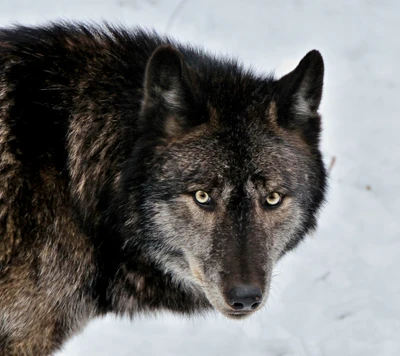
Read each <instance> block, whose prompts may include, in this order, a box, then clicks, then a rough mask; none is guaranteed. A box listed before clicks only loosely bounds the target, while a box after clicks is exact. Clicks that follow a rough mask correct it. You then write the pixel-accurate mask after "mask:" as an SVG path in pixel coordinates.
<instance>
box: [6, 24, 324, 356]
mask: <svg viewBox="0 0 400 356" xmlns="http://www.w3.org/2000/svg"><path fill="white" fill-rule="evenodd" d="M323 75H324V63H323V59H322V57H321V54H320V53H319V52H318V51H316V50H312V51H311V52H309V53H308V54H307V55H306V56H305V57H304V58H303V59H302V60H301V61H300V62H299V64H298V66H297V67H296V68H295V69H294V70H293V71H291V72H290V73H288V74H287V75H285V76H283V77H281V78H279V79H278V78H275V77H274V76H273V75H270V74H268V75H260V74H256V73H254V71H252V70H250V69H246V68H244V67H243V66H242V65H241V64H240V62H239V61H238V60H236V59H232V58H225V57H220V56H217V55H214V54H211V53H209V52H207V51H205V50H204V49H202V48H198V47H194V46H190V45H187V44H181V43H178V42H177V41H175V40H173V39H171V38H168V37H166V36H162V35H159V34H157V33H155V32H154V31H148V30H143V29H140V28H133V29H128V28H121V27H115V26H112V25H110V24H102V25H87V24H82V23H51V24H47V25H44V26H36V27H29V26H21V25H17V26H14V27H7V28H2V29H0V353H1V354H2V355H7V356H8V355H50V354H52V353H54V352H55V351H56V350H58V349H60V348H61V347H62V345H63V343H64V342H65V341H66V340H67V339H68V338H69V337H71V335H74V334H75V333H77V332H78V331H79V330H81V329H82V328H83V326H84V325H85V323H87V322H88V321H89V320H90V319H92V318H94V317H96V316H101V315H105V314H107V313H114V314H116V315H129V316H133V315H137V314H139V313H142V314H143V313H144V314H147V313H157V312H158V311H162V310H168V311H172V312H175V313H181V314H186V315H192V314H199V313H203V312H205V311H207V310H213V309H214V310H217V311H219V312H221V313H222V314H224V315H225V316H227V317H230V318H233V319H240V318H243V317H246V316H249V315H251V314H253V313H254V312H255V311H257V310H260V309H261V308H262V306H263V305H265V303H266V301H267V298H268V293H269V288H270V284H271V275H272V271H273V267H274V264H275V263H276V262H277V261H278V260H279V259H280V258H281V257H282V256H283V255H284V254H285V253H286V252H288V251H290V250H292V249H293V248H295V247H296V246H297V245H298V244H299V242H300V241H301V240H303V238H304V237H305V235H306V234H307V233H308V232H310V231H311V230H313V229H314V228H315V227H316V222H317V215H318V212H319V210H320V207H321V205H322V203H323V202H324V197H325V193H326V180H327V177H326V171H325V167H324V163H323V159H322V154H321V151H320V149H319V141H320V140H319V137H320V132H321V116H320V114H319V105H320V102H321V97H322V89H323Z"/></svg>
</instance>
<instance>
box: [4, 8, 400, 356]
mask: <svg viewBox="0 0 400 356" xmlns="http://www.w3.org/2000/svg"><path fill="white" fill-rule="evenodd" d="M0 9H1V11H0V25H9V24H12V23H15V22H19V23H23V24H37V23H43V22H45V21H49V20H56V19H60V18H61V19H74V20H85V21H88V20H107V21H110V22H113V23H121V24H124V25H142V26H146V27H153V28H155V29H157V30H159V31H161V32H163V33H168V34H170V35H172V36H174V37H175V38H177V39H179V40H182V41H189V42H192V43H194V44H199V45H201V46H203V47H205V48H207V49H210V50H212V51H214V52H217V53H221V54H224V53H226V54H231V55H237V56H238V57H239V58H241V59H242V60H243V61H244V63H245V64H248V65H250V64H251V65H252V66H253V67H254V68H255V69H256V70H257V71H263V72H269V71H271V70H273V69H276V74H277V75H278V76H280V75H282V74H284V73H286V72H287V71H289V70H291V69H292V68H294V66H295V65H296V64H297V62H298V61H299V60H300V59H301V58H302V57H303V56H304V55H305V54H306V53H307V52H308V51H309V50H311V49H313V48H316V49H319V50H320V51H321V52H322V54H323V56H324V59H325V65H326V78H325V92H324V98H323V103H322V107H321V112H322V113H323V122H324V133H323V137H322V138H323V144H322V147H323V151H324V154H325V158H326V162H327V164H328V165H329V163H330V162H331V159H332V157H336V163H335V165H334V167H333V169H332V173H331V179H330V191H329V197H328V199H329V203H328V204H327V205H326V207H325V209H324V210H323V212H322V214H321V219H320V224H319V229H318V231H317V232H316V233H315V234H314V235H313V236H311V237H309V238H308V239H307V241H306V242H305V243H303V244H302V245H301V246H300V248H298V249H297V250H296V251H295V253H291V254H289V255H287V256H286V257H285V258H283V260H282V261H281V262H280V263H279V265H278V266H277V268H276V271H275V274H276V276H275V278H274V280H273V286H272V293H271V296H270V299H269V302H268V305H267V307H266V308H265V309H264V310H262V311H260V312H258V313H256V314H255V315H254V316H252V317H251V318H249V319H247V320H245V321H232V320H228V319H226V318H224V317H222V316H220V315H212V314H211V315H209V316H207V317H204V318H194V319H184V318H180V317H175V316H173V315H170V314H165V315H164V316H162V317H158V318H154V317H153V318H152V317H147V318H142V317H139V318H137V319H136V320H134V321H133V322H132V321H130V320H127V319H115V318H114V317H112V316H110V317H107V318H104V319H102V320H96V321H94V322H92V323H90V324H89V325H88V327H87V328H86V329H85V330H84V332H83V333H81V334H79V335H78V336H76V337H74V338H73V339H71V340H70V341H69V342H68V343H67V344H66V345H65V347H64V349H63V350H62V351H61V352H60V353H58V354H57V356H83V355H85V356H86V355H88V356H89V355H99V356H103V355H113V356H125V355H171V356H172V355H174V356H175V355H185V356H188V355H189V356H191V355H194V356H195V355H230V356H235V355H248V356H261V355H263V356H270V355H271V356H347V355H351V356H369V355H371V356H372V355H373V356H376V355H382V356H389V355H390V356H394V355H399V354H400V336H399V332H400V283H399V271H400V258H399V257H398V255H399V254H400V236H399V231H400V226H399V215H400V204H399V203H400V195H399V193H398V189H399V185H400V165H399V156H400V137H399V130H400V119H399V118H398V116H399V114H398V113H399V109H398V108H399V106H398V103H399V99H398V96H399V89H400V76H399V72H398V70H395V68H396V67H397V66H396V65H397V64H398V58H399V57H400V41H399V40H398V36H399V32H400V21H399V15H400V2H398V1H396V0H354V1H346V0H340V1H339V0H337V1H332V0H321V1H313V2H311V1H309V2H306V1H304V0H303V1H302V0H288V1H265V0H247V1H239V0H237V1H232V0H231V1H229V0H223V1H212V0H206V1H194V0H184V1H179V0H36V1H34V2H33V1H31V0H0Z"/></svg>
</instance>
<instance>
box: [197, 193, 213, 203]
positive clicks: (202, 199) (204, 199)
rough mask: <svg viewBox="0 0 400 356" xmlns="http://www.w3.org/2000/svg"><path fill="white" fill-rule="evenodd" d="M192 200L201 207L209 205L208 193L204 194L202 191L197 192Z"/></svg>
mask: <svg viewBox="0 0 400 356" xmlns="http://www.w3.org/2000/svg"><path fill="white" fill-rule="evenodd" d="M194 199H196V202H197V203H199V204H202V205H207V204H209V203H210V201H211V198H210V196H209V195H208V193H206V192H205V191H203V190H198V191H197V192H196V193H195V194H194Z"/></svg>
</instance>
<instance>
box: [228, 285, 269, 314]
mask: <svg viewBox="0 0 400 356" xmlns="http://www.w3.org/2000/svg"><path fill="white" fill-rule="evenodd" d="M227 298H228V303H229V305H230V306H231V307H232V308H233V309H235V310H254V309H256V308H258V306H259V305H260V304H261V301H262V293H261V290H260V288H258V287H255V286H250V285H240V286H236V287H233V288H232V289H231V290H230V291H228V293H227Z"/></svg>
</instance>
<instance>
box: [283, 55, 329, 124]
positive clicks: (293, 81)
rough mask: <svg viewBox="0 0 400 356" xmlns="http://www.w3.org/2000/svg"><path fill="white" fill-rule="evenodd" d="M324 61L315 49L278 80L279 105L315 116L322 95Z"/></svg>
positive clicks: (295, 111)
mask: <svg viewBox="0 0 400 356" xmlns="http://www.w3.org/2000/svg"><path fill="white" fill-rule="evenodd" d="M323 80H324V61H323V59H322V56H321V54H320V53H319V52H318V51H316V50H313V51H311V52H308V53H307V55H306V56H305V57H304V58H303V59H302V60H301V61H300V63H299V64H298V66H297V67H296V68H295V69H294V70H293V71H292V72H290V73H289V74H286V75H285V76H284V77H282V78H281V79H279V80H278V81H277V83H276V84H277V87H276V88H277V94H278V95H277V96H278V100H277V101H278V106H281V107H282V106H286V108H289V109H290V112H291V113H292V114H294V115H300V116H307V117H310V116H315V115H316V114H317V111H318V107H319V104H320V102H321V97H322V87H323Z"/></svg>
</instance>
